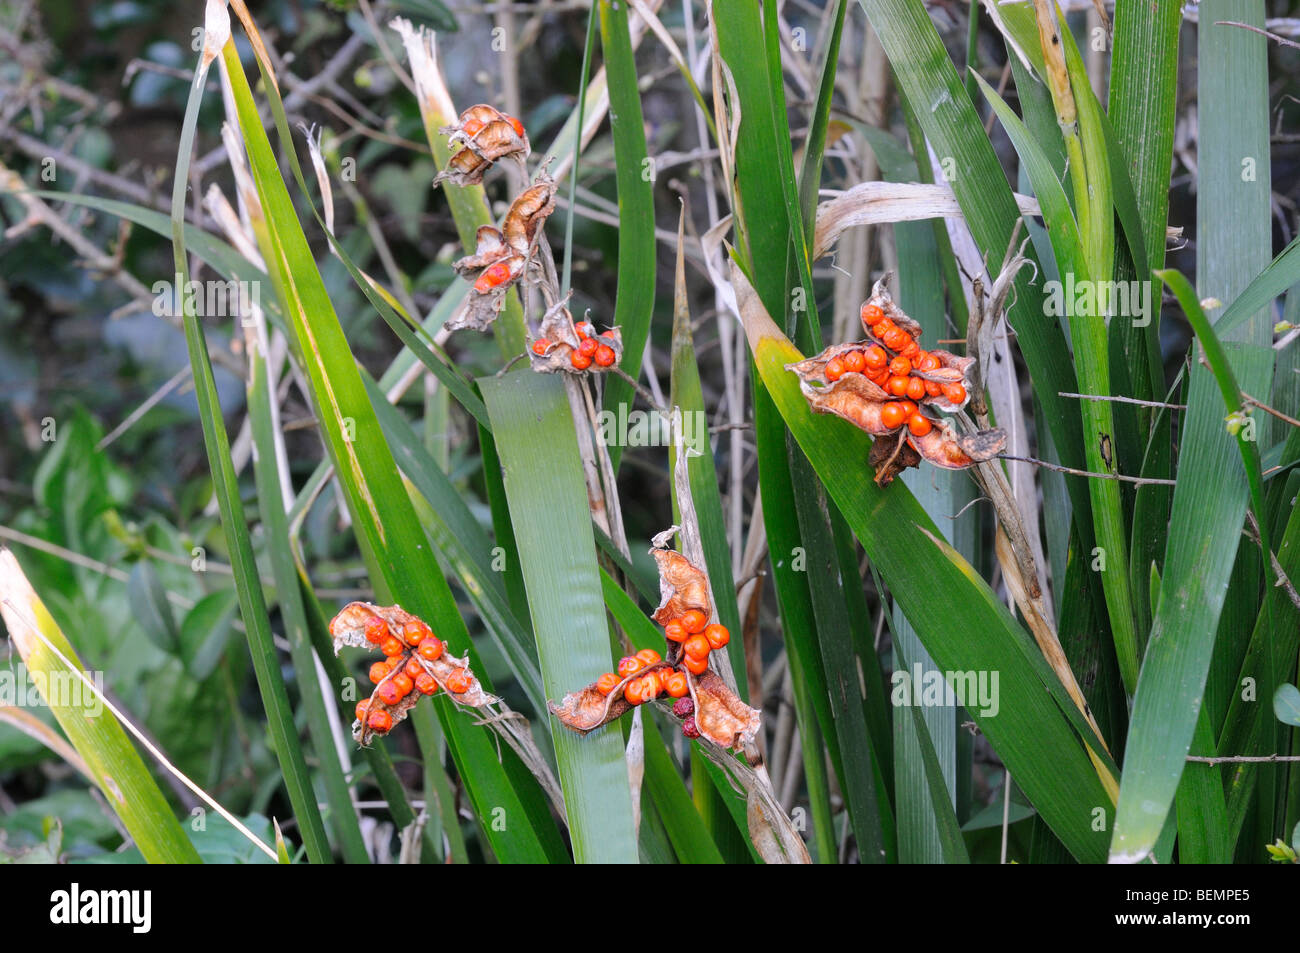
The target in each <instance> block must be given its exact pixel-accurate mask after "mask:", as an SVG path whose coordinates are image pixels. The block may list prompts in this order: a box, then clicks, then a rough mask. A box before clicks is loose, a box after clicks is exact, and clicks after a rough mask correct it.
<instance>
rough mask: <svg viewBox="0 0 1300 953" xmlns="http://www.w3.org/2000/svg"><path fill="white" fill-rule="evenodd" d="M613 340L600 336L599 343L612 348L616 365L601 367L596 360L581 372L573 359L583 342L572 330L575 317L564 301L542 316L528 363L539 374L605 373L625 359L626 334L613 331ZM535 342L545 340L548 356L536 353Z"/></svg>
mask: <svg viewBox="0 0 1300 953" xmlns="http://www.w3.org/2000/svg"><path fill="white" fill-rule="evenodd" d="M612 331H613V336H612V337H604V336H602V335H598V336H597V338H596V340H598V341H600V343H601V344H606V345H608V346H609V348H610V350H612V351H613V352H614V363H613V364H611V365H610V366H609V367H601V366H600V365H599V364H597V363H596V362H595V361H592V362H591V366H590V367H588V368H586V369H585V370H579V369H578V368H576V367H574V366H573V361H572V360H571V358H572V356H573V352H574V351H575V350H577V347H578V345H579V344H580V343H581V340H580V339H579V338H578V332H577V331H576V330H574V327H573V315H572V314H570V313H569V309H568V308H566V307H565V306H564V302H563V301H561V302H560V303H558V304H556V305H554V306H553V307H551V308H550V309H549V310H548V311H547V312H546V314H545V315H543V317H542V321H541V324H540V325H539V326H538V329H537V337H536V338H535V339H534V340H533V341H529V342H528V361H529V364H530V365H531V367H532V369H533V370H535V371H537V372H538V373H539V374H558V373H565V374H604V373H607V372H608V371H610V370H611V369H612V368H615V367H617V366H618V362H619V361H621V360H623V333H622V332H621V331H619V330H618V329H617V328H613V329H612ZM535 341H546V342H547V344H548V345H549V347H547V349H546V353H545V354H538V353H537V352H536V351H534V350H533V344H534V342H535Z"/></svg>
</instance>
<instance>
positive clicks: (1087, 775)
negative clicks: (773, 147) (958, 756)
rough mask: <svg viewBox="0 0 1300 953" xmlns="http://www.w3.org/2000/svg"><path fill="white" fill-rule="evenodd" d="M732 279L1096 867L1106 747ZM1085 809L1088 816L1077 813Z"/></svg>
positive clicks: (953, 664)
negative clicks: (793, 366)
mask: <svg viewBox="0 0 1300 953" xmlns="http://www.w3.org/2000/svg"><path fill="white" fill-rule="evenodd" d="M963 95H965V94H964V93H963ZM732 281H733V283H735V285H736V294H737V299H738V301H739V302H740V308H741V314H742V317H743V319H744V321H745V329H746V333H747V335H748V336H749V341H750V347H751V349H752V350H753V352H754V360H755V364H756V366H757V368H758V371H759V373H760V374H761V375H762V377H763V380H764V382H765V383H766V384H767V387H768V391H769V393H770V394H771V395H772V398H773V400H774V401H775V403H776V406H777V408H778V409H779V410H780V412H781V415H782V417H783V418H784V420H785V422H786V424H787V425H788V426H789V428H790V432H791V433H792V434H793V435H794V437H795V439H796V440H797V441H798V442H799V446H800V447H801V448H802V449H803V451H804V453H805V454H807V455H808V459H809V460H810V461H811V463H812V465H813V467H814V468H815V470H816V472H817V475H818V477H820V479H821V480H822V482H823V483H824V484H825V486H826V490H827V492H828V494H829V495H830V497H831V498H832V499H833V500H834V501H835V502H836V504H837V505H838V506H839V507H840V509H841V511H842V512H843V513H844V514H845V516H846V518H847V519H848V520H849V524H850V526H852V528H853V530H854V532H855V533H856V534H857V536H858V539H859V540H861V541H862V545H863V547H864V548H865V549H866V551H867V555H868V556H869V557H870V558H871V561H872V563H873V564H875V565H876V566H877V567H878V568H879V570H880V572H881V575H882V576H883V577H884V579H885V581H886V583H888V585H889V588H890V590H891V591H892V592H893V593H894V597H895V599H896V600H897V602H898V605H900V606H901V607H902V609H903V612H904V613H905V614H906V616H907V619H908V621H909V622H911V624H912V626H913V628H915V629H916V632H917V635H918V636H919V637H920V639H921V641H922V643H923V644H924V645H925V647H926V650H927V651H929V653H930V654H931V656H933V658H934V660H935V662H936V663H937V664H938V666H939V667H940V668H942V669H943V670H944V671H952V672H980V671H984V672H990V673H991V672H997V673H998V679H999V687H998V706H997V710H996V712H994V711H993V710H992V706H989V708H987V709H984V710H981V709H980V708H979V706H978V705H974V706H971V707H970V708H969V710H970V714H971V717H972V718H973V719H974V720H975V721H976V723H978V724H979V726H980V728H981V730H982V731H983V732H984V734H985V735H986V736H987V737H988V739H989V742H990V743H991V744H992V745H993V747H994V748H995V749H996V750H997V752H998V754H999V755H1000V756H1001V757H1002V759H1003V761H1004V762H1005V764H1006V765H1007V769H1008V770H1009V771H1010V772H1011V773H1012V775H1013V776H1014V777H1015V778H1016V780H1017V783H1018V784H1019V785H1020V786H1021V788H1022V789H1023V790H1024V791H1025V793H1026V794H1027V795H1028V796H1029V798H1030V800H1032V801H1033V803H1034V806H1035V807H1037V808H1038V810H1039V812H1040V813H1041V814H1042V816H1043V819H1044V820H1045V821H1046V822H1047V823H1048V824H1049V825H1051V827H1052V829H1053V831H1055V832H1056V834H1057V836H1059V837H1060V838H1061V840H1062V842H1063V843H1065V845H1066V846H1067V847H1068V848H1069V849H1070V851H1071V852H1072V853H1073V854H1074V855H1075V857H1076V858H1078V859H1079V860H1082V861H1090V862H1095V861H1099V860H1100V859H1101V858H1102V857H1103V856H1104V852H1105V834H1104V832H1099V831H1097V830H1096V829H1094V826H1093V823H1092V818H1093V816H1094V812H1095V811H1097V810H1100V811H1103V812H1107V813H1108V812H1109V809H1110V804H1111V801H1110V798H1109V796H1108V795H1107V794H1106V791H1105V789H1104V787H1103V786H1102V782H1101V779H1100V778H1099V776H1098V774H1097V771H1096V770H1094V768H1093V765H1092V763H1091V762H1090V760H1089V756H1088V754H1087V752H1086V750H1085V745H1084V741H1083V740H1082V739H1088V741H1089V743H1090V744H1091V745H1093V746H1094V747H1095V749H1097V750H1098V754H1097V758H1098V763H1099V764H1101V765H1102V766H1103V767H1102V770H1107V771H1110V772H1114V768H1113V766H1112V765H1111V764H1110V762H1109V760H1108V759H1107V758H1106V756H1105V755H1104V753H1101V752H1100V750H1099V749H1100V748H1101V745H1100V743H1099V742H1098V741H1097V739H1096V738H1095V736H1092V734H1091V729H1089V728H1088V727H1087V725H1086V723H1085V722H1084V721H1083V718H1082V716H1081V715H1080V714H1079V712H1078V709H1076V708H1075V707H1074V705H1073V704H1072V703H1071V702H1070V700H1069V698H1068V697H1067V696H1066V694H1065V689H1064V687H1063V686H1062V685H1061V684H1060V682H1059V681H1058V680H1057V679H1056V677H1055V676H1054V675H1053V674H1052V673H1051V671H1050V669H1048V668H1047V664H1046V663H1045V662H1044V661H1043V658H1042V655H1041V653H1040V652H1039V651H1038V648H1037V646H1036V645H1035V644H1034V643H1033V640H1032V639H1031V638H1030V636H1029V634H1028V633H1027V632H1025V631H1024V629H1022V628H1021V627H1020V626H1019V625H1017V624H1016V622H1015V620H1014V619H1013V618H1012V617H1011V615H1010V614H1009V613H1008V612H1007V610H1006V608H1005V607H1004V606H1003V605H1002V604H1001V602H999V601H998V599H997V597H996V596H995V595H994V593H993V592H992V590H990V589H989V587H988V586H987V585H986V584H985V583H984V581H983V580H982V579H980V578H979V576H978V575H976V573H975V571H974V570H973V569H972V568H971V566H970V564H969V563H967V562H966V561H965V560H964V559H962V557H961V556H960V555H959V554H958V553H957V552H956V551H955V550H953V549H952V547H950V546H948V545H947V544H946V543H945V542H943V540H942V538H941V537H940V536H939V533H938V530H937V528H936V527H935V526H934V523H933V522H932V521H931V520H930V518H929V517H928V516H927V515H926V513H925V511H924V510H922V509H921V508H920V506H919V505H918V504H917V502H916V500H915V498H913V497H912V495H911V493H910V492H909V491H908V490H907V488H906V487H905V486H900V485H898V483H895V484H894V485H892V486H890V487H889V488H888V489H882V488H880V487H878V486H876V484H875V483H874V482H873V481H872V479H871V478H870V476H869V475H868V473H867V467H866V463H865V461H866V459H867V454H868V451H869V448H870V440H869V438H868V437H867V436H866V435H865V434H863V433H862V432H861V431H859V430H857V429H856V428H855V427H853V426H852V425H851V424H849V423H847V422H846V421H842V420H839V419H837V418H833V417H828V416H817V415H814V414H813V412H812V411H811V410H810V409H809V408H808V405H807V402H806V401H805V399H804V397H803V395H802V393H801V392H800V389H799V382H798V379H797V378H796V377H795V375H793V374H791V373H790V372H788V371H786V370H785V365H786V364H788V363H791V362H794V361H798V360H800V359H801V357H802V355H800V354H799V352H798V351H797V350H796V349H795V348H794V347H793V345H791V344H790V342H789V341H788V340H787V339H786V338H785V337H784V335H782V334H781V332H780V331H779V330H778V329H777V327H776V325H775V324H773V323H772V321H771V319H770V318H768V317H767V315H766V313H765V312H764V311H763V310H762V304H761V302H759V300H758V298H757V296H756V295H755V294H754V292H753V289H752V288H751V287H750V285H749V283H748V281H747V280H746V279H745V277H744V275H743V274H741V273H740V271H739V269H737V268H733V269H732ZM855 461H861V463H860V464H856V465H855ZM1048 695H1050V698H1049V697H1046V696H1048ZM1081 803H1082V804H1086V805H1088V807H1087V809H1085V810H1082V811H1081V810H1080V808H1079V805H1080V804H1081Z"/></svg>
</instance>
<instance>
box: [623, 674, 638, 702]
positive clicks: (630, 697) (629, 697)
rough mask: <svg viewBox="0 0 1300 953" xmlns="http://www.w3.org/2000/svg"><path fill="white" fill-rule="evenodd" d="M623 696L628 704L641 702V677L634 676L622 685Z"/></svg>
mask: <svg viewBox="0 0 1300 953" xmlns="http://www.w3.org/2000/svg"><path fill="white" fill-rule="evenodd" d="M623 698H624V699H625V700H626V701H627V703H628V704H629V705H639V704H641V701H642V699H641V679H639V678H634V679H632V681H630V682H628V683H627V684H626V685H624V686H623Z"/></svg>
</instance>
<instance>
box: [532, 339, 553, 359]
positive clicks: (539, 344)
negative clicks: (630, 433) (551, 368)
mask: <svg viewBox="0 0 1300 953" xmlns="http://www.w3.org/2000/svg"><path fill="white" fill-rule="evenodd" d="M550 349H551V342H550V341H548V340H546V338H538V339H537V340H536V341H534V342H533V353H534V354H537V355H541V356H545V354H546V352H547V351H549V350H550Z"/></svg>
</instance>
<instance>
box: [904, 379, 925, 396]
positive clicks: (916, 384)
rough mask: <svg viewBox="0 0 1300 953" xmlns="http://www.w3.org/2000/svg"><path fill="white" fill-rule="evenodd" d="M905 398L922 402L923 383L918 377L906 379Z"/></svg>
mask: <svg viewBox="0 0 1300 953" xmlns="http://www.w3.org/2000/svg"><path fill="white" fill-rule="evenodd" d="M907 396H908V397H910V398H912V400H924V399H925V381H923V380H921V378H919V377H909V378H908V379H907Z"/></svg>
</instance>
